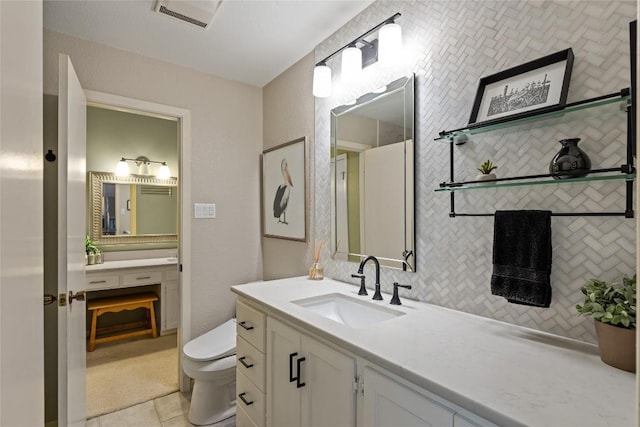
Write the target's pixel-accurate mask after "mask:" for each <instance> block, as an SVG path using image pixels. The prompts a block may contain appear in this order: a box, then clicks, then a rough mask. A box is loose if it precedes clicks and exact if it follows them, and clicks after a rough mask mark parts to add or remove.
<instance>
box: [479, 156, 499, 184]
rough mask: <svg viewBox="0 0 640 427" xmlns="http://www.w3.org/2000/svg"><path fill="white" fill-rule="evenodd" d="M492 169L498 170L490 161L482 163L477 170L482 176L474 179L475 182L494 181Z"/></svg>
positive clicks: (494, 176)
mask: <svg viewBox="0 0 640 427" xmlns="http://www.w3.org/2000/svg"><path fill="white" fill-rule="evenodd" d="M494 169H498V166H496V165H494V164H493V163H492V162H491V160H487V161H486V162H484V163H482V164H481V165H480V167H479V168H478V170H479V171H480V172H481V173H482V174H481V175H478V176H477V177H476V181H491V180H493V179H496V174H495V173H492V172H493V171H494Z"/></svg>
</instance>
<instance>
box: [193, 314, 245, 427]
mask: <svg viewBox="0 0 640 427" xmlns="http://www.w3.org/2000/svg"><path fill="white" fill-rule="evenodd" d="M182 353H183V358H182V368H183V370H184V373H185V374H187V375H188V376H189V377H191V378H193V380H194V383H193V392H192V394H191V407H190V408H189V422H190V423H191V424H195V425H199V426H203V425H208V424H213V423H217V422H219V421H222V420H224V419H227V418H229V417H231V416H233V415H235V413H236V397H235V395H236V356H235V354H236V319H231V320H228V321H227V322H225V323H223V324H222V325H220V326H218V327H217V328H215V329H212V330H211V331H209V332H207V333H205V334H202V335H200V336H199V337H197V338H194V339H192V340H191V341H189V342H188V343H187V344H185V346H184V347H183V349H182Z"/></svg>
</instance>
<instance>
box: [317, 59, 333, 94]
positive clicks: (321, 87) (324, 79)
mask: <svg viewBox="0 0 640 427" xmlns="http://www.w3.org/2000/svg"><path fill="white" fill-rule="evenodd" d="M313 96H315V97H317V98H327V97H329V96H331V68H329V67H327V66H326V65H316V67H315V68H314V69H313Z"/></svg>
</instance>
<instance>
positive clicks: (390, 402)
mask: <svg viewBox="0 0 640 427" xmlns="http://www.w3.org/2000/svg"><path fill="white" fill-rule="evenodd" d="M363 383H364V393H363V394H364V396H363V408H362V414H363V423H362V425H363V426H369V427H387V426H394V425H399V426H416V427H417V426H452V425H453V416H454V414H455V412H454V411H452V410H449V409H448V408H446V407H444V406H441V405H438V404H437V403H436V402H434V401H433V400H431V399H429V398H427V397H426V396H424V394H423V393H420V392H419V391H417V390H415V389H413V388H411V387H409V386H407V385H405V384H402V383H401V382H399V381H396V380H394V379H392V378H390V377H388V376H386V375H383V374H381V373H379V372H377V371H376V370H373V369H371V368H369V367H366V368H365V369H364V373H363Z"/></svg>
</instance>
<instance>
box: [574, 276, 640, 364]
mask: <svg viewBox="0 0 640 427" xmlns="http://www.w3.org/2000/svg"><path fill="white" fill-rule="evenodd" d="M582 293H583V294H584V302H583V303H582V305H580V304H578V305H576V310H578V313H580V314H582V315H584V316H591V317H593V320H594V324H595V327H596V334H597V336H598V348H599V349H600V358H601V359H602V361H603V362H604V363H606V364H607V365H611V366H613V367H616V368H619V369H624V370H625V371H629V372H635V371H636V275H635V274H634V275H633V277H631V278H630V277H624V278H623V279H622V285H620V286H619V285H618V283H616V282H605V281H602V280H597V279H591V280H589V281H588V282H587V283H585V284H584V285H582Z"/></svg>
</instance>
